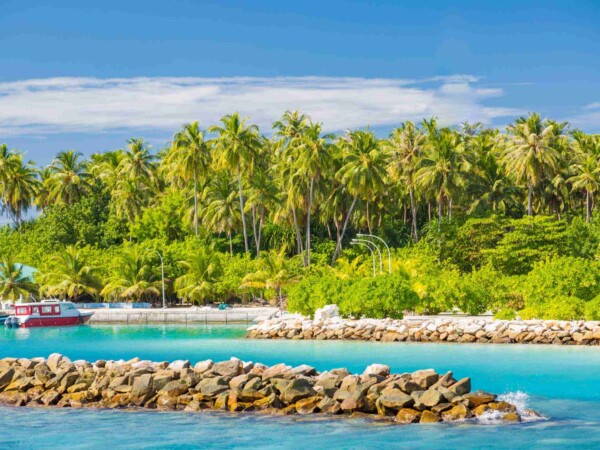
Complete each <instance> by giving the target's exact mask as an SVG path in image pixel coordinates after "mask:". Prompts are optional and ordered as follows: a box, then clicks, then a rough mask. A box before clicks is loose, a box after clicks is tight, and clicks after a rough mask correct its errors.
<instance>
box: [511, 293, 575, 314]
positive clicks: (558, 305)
mask: <svg viewBox="0 0 600 450" xmlns="http://www.w3.org/2000/svg"><path fill="white" fill-rule="evenodd" d="M584 310H585V302H584V301H583V300H581V299H580V298H577V297H570V296H566V295H561V296H558V297H555V298H553V299H552V301H548V302H546V303H544V304H539V305H535V306H528V307H526V308H525V309H523V310H522V311H520V312H519V316H521V319H525V320H527V319H547V320H579V319H582V318H583V316H584Z"/></svg>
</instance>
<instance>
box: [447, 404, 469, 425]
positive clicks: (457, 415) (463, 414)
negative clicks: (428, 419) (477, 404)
mask: <svg viewBox="0 0 600 450" xmlns="http://www.w3.org/2000/svg"><path fill="white" fill-rule="evenodd" d="M469 417H471V411H469V409H468V408H467V407H466V406H465V405H456V406H454V407H453V408H452V409H449V410H448V411H444V412H443V413H442V419H443V420H445V421H454V420H463V419H468V418H469Z"/></svg>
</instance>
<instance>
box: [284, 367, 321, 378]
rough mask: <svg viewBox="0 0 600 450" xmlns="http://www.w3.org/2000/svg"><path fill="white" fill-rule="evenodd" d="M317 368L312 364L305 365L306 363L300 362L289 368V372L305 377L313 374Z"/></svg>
mask: <svg viewBox="0 0 600 450" xmlns="http://www.w3.org/2000/svg"><path fill="white" fill-rule="evenodd" d="M316 373H317V370H316V369H315V368H314V367H312V366H307V365H306V364H302V365H301V366H297V367H294V368H293V369H292V370H290V374H292V375H304V376H306V377H310V376H312V375H315V374H316Z"/></svg>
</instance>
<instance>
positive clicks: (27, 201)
mask: <svg viewBox="0 0 600 450" xmlns="http://www.w3.org/2000/svg"><path fill="white" fill-rule="evenodd" d="M323 130H324V125H323V124H321V123H317V122H314V121H313V120H311V118H310V117H309V116H307V115H305V114H302V113H300V112H298V111H288V112H285V113H284V114H283V116H282V117H281V119H280V120H278V121H276V122H275V123H274V124H273V129H272V130H263V133H261V130H259V128H258V127H257V126H256V125H254V124H252V123H251V122H250V119H249V118H246V117H243V116H242V115H240V114H238V113H234V114H230V115H226V116H224V117H223V118H222V119H221V121H220V123H219V124H215V125H212V126H210V125H208V126H201V124H200V123H199V122H197V121H196V122H191V123H189V124H185V125H183V126H182V128H181V129H180V130H178V131H177V132H176V133H175V134H174V135H173V139H172V140H171V142H169V143H168V144H167V145H166V146H164V148H158V149H154V148H152V146H151V145H150V144H149V143H148V142H146V141H145V140H143V139H140V138H132V139H129V140H128V141H127V142H125V143H124V144H125V145H124V147H123V148H122V149H118V150H113V151H107V152H100V153H93V154H91V155H89V156H84V154H83V153H80V152H77V151H74V150H66V151H61V152H59V153H58V154H57V155H56V157H55V158H54V159H53V160H52V161H51V162H50V164H48V165H47V166H45V167H40V166H38V165H36V164H35V163H34V162H33V161H27V160H26V158H25V154H24V153H23V152H21V151H18V150H11V149H10V148H9V147H8V146H7V145H2V146H0V206H1V208H2V211H3V213H4V216H5V217H7V218H8V219H9V220H10V222H11V224H10V225H9V226H6V227H4V228H3V229H2V230H0V260H1V262H0V289H1V290H2V295H3V297H4V298H5V299H7V298H10V299H15V298H18V297H24V296H26V295H25V294H27V295H29V293H34V294H38V295H52V296H60V297H63V298H66V297H68V298H71V299H73V300H81V299H86V300H100V299H102V300H104V301H117V300H119V301H154V302H158V301H160V299H161V295H162V293H161V277H160V274H161V271H160V270H161V261H160V257H162V258H163V260H164V270H165V278H166V279H165V281H166V291H167V292H166V294H167V297H168V300H169V302H171V303H176V302H192V303H206V302H215V301H220V302H231V301H243V302H246V301H249V300H251V299H253V298H263V299H266V300H267V301H271V302H273V303H274V304H278V303H282V302H283V301H285V300H286V299H287V302H288V306H289V308H290V309H291V310H294V311H299V312H303V313H311V312H312V311H314V309H315V308H318V307H320V306H322V305H323V304H325V303H329V302H335V303H338V304H339V305H340V309H341V311H342V313H344V314H346V315H351V316H361V315H369V316H377V317H379V316H384V315H388V316H394V317H398V316H401V315H402V314H403V312H404V311H407V310H408V311H416V312H423V313H435V312H439V311H448V310H453V311H463V312H467V313H473V314H479V313H482V312H485V311H492V312H494V313H496V314H497V315H498V316H499V317H514V316H516V315H519V316H520V317H523V318H531V317H544V318H546V317H547V318H565V319H566V318H577V319H579V318H585V317H588V318H593V317H598V316H599V315H600V312H599V311H598V306H599V304H600V300H598V299H599V298H600V263H599V262H598V261H599V260H600V249H599V248H598V243H599V242H600V217H599V216H600V215H599V214H598V213H597V204H596V199H597V198H598V194H599V193H600V164H599V163H600V135H593V134H586V133H584V132H582V131H581V130H575V129H571V128H570V126H569V124H568V123H566V122H557V121H554V120H550V119H544V118H542V117H541V116H540V115H539V114H535V113H533V114H529V115H528V116H525V117H519V118H517V119H516V120H515V121H514V122H513V123H511V124H509V125H508V126H507V127H506V128H505V129H490V128H485V127H484V126H483V125H482V124H480V123H474V124H473V123H464V124H462V125H461V126H459V127H445V126H442V125H440V123H439V122H438V121H437V120H436V119H435V118H431V119H427V120H423V121H422V122H421V123H412V122H408V121H407V122H405V123H402V124H398V127H396V128H395V129H393V130H392V131H391V133H390V134H389V136H388V137H384V136H380V135H378V134H377V133H375V132H374V131H372V130H370V129H368V128H367V129H359V130H348V131H346V132H344V133H340V134H326V133H325V132H324V131H323ZM359 233H360V234H372V235H377V236H379V237H381V238H383V239H384V240H385V241H386V243H388V244H389V245H390V247H391V251H390V264H391V266H392V269H393V270H392V273H391V274H389V273H388V270H387V265H388V264H387V263H388V261H387V258H388V257H387V249H386V248H385V247H384V246H382V245H380V246H379V249H378V250H377V251H375V252H374V253H373V254H371V253H370V251H369V249H368V248H367V247H364V246H358V245H353V243H352V239H354V238H355V237H356V236H357V234H359ZM377 242H379V241H377ZM363 244H364V242H363ZM371 246H372V245H371ZM372 248H373V250H375V248H374V247H373V246H372ZM157 251H158V253H159V254H160V256H159V254H157ZM379 252H381V261H380V259H379V258H380V254H379ZM19 264H27V265H30V266H33V267H36V268H37V269H38V273H37V274H36V276H35V283H33V282H30V281H28V280H25V279H23V278H22V277H21V275H20V274H19V267H20V266H19ZM373 264H374V268H375V276H373Z"/></svg>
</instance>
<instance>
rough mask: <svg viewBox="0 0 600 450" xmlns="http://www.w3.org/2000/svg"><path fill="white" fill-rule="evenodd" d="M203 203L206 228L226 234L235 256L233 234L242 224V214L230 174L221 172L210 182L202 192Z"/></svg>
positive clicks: (231, 251)
mask: <svg viewBox="0 0 600 450" xmlns="http://www.w3.org/2000/svg"><path fill="white" fill-rule="evenodd" d="M202 201H203V203H204V205H205V207H204V214H203V221H204V223H205V225H206V227H207V228H209V229H212V230H214V231H216V232H217V233H226V234H227V237H228V238H229V251H230V253H232V254H233V243H232V234H233V232H234V230H236V229H237V228H238V226H239V224H240V222H241V217H240V215H241V213H240V208H239V198H238V197H237V194H236V192H235V184H234V182H233V180H232V179H231V177H230V176H229V173H228V172H225V171H221V172H219V173H217V174H216V175H215V176H214V177H213V178H212V179H211V180H210V182H209V183H208V185H207V186H206V187H205V188H204V191H203V192H202Z"/></svg>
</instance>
